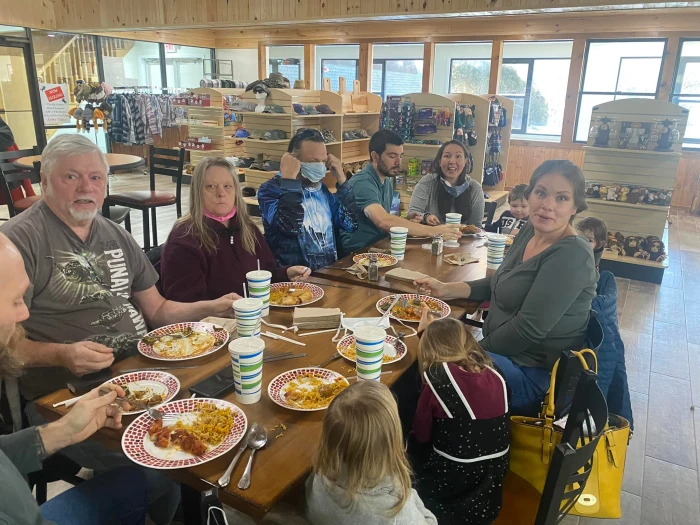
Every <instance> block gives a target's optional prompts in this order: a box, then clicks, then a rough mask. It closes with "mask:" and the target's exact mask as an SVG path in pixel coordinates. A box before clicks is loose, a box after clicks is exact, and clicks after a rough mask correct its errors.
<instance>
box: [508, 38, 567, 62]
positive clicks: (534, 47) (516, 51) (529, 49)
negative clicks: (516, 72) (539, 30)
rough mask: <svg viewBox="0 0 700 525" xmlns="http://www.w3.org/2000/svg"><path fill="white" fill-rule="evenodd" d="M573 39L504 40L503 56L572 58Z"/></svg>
mask: <svg viewBox="0 0 700 525" xmlns="http://www.w3.org/2000/svg"><path fill="white" fill-rule="evenodd" d="M573 46H574V41H573V40H553V41H550V42H504V44H503V58H571V50H572V48H573Z"/></svg>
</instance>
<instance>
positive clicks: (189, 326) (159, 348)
mask: <svg viewBox="0 0 700 525" xmlns="http://www.w3.org/2000/svg"><path fill="white" fill-rule="evenodd" d="M228 338H229V333H228V331H226V329H224V328H222V327H221V326H219V325H215V324H212V323H201V322H200V323H194V322H187V323H177V324H170V325H167V326H163V327H161V328H158V329H156V330H153V331H151V332H149V333H147V334H146V335H144V336H143V337H142V338H141V340H140V341H139V343H138V350H139V352H140V353H141V354H142V355H145V356H146V357H150V358H151V359H157V360H159V361H183V360H185V359H194V358H196V357H204V356H205V355H209V354H211V353H213V352H216V351H217V350H218V349H219V348H221V347H222V346H224V345H225V344H226V341H228Z"/></svg>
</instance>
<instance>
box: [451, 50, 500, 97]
mask: <svg viewBox="0 0 700 525" xmlns="http://www.w3.org/2000/svg"><path fill="white" fill-rule="evenodd" d="M492 45H493V43H492ZM455 60H479V61H482V62H489V64H490V65H489V74H490V72H491V67H492V66H493V62H492V61H491V59H490V58H474V57H466V58H450V70H449V71H448V77H447V93H448V94H450V95H452V94H454V93H458V92H453V91H452V67H453V66H454V61H455ZM459 93H461V92H459ZM468 94H469V95H483V93H468Z"/></svg>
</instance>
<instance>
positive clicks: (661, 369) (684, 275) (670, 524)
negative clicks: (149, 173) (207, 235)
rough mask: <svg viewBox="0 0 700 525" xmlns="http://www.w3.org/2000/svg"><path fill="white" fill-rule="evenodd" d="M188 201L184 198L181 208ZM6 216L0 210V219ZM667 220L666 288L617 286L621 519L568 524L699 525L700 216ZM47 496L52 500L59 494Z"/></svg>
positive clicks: (166, 219)
mask: <svg viewBox="0 0 700 525" xmlns="http://www.w3.org/2000/svg"><path fill="white" fill-rule="evenodd" d="M145 184H147V178H146V177H145V176H144V175H141V174H126V175H123V174H120V175H118V176H117V179H116V180H114V181H112V191H116V189H117V188H119V187H123V188H126V187H129V188H130V189H141V186H142V185H145ZM168 185H171V184H170V183H168V182H167V181H166V182H165V184H163V187H162V188H160V183H159V189H165V188H166V187H167V186H168ZM171 186H172V185H171ZM188 197H189V195H188V191H187V190H185V191H183V200H185V204H184V205H183V208H184V209H187V204H186V202H187V200H188ZM500 211H501V210H499V214H500ZM3 213H6V211H5V207H4V206H3V207H2V209H1V210H0V217H2V216H3ZM672 219H673V224H672V225H670V226H669V229H668V236H667V241H668V242H667V251H668V253H669V268H668V270H667V271H666V272H665V275H664V281H663V284H662V285H661V286H657V285H652V284H648V283H643V282H638V281H630V280H628V279H618V289H619V299H618V318H619V320H620V329H621V330H620V331H621V334H622V338H623V340H624V342H625V347H626V359H627V372H628V375H629V386H630V390H631V392H630V393H631V397H632V406H633V411H634V417H635V433H634V437H633V438H632V441H631V443H630V446H629V449H628V452H627V464H626V470H625V477H624V484H623V490H624V492H623V494H622V505H623V513H624V515H623V517H622V518H621V519H619V520H591V519H579V518H577V517H571V516H570V517H567V519H566V520H565V521H564V523H565V524H566V525H593V524H596V523H599V524H601V525H602V524H603V523H606V524H607V523H618V524H624V525H700V491H699V489H698V486H699V482H700V481H699V478H698V456H699V455H700V217H691V216H688V215H683V214H680V215H679V214H677V213H674V214H673V215H672ZM174 220H175V213H174V208H173V209H172V210H170V209H164V210H162V211H161V212H159V214H158V230H159V240H160V242H163V241H164V240H165V239H166V237H167V233H168V232H169V231H170V228H171V227H172V224H173V222H174ZM132 231H133V234H134V237H136V240H137V241H138V242H139V243H140V244H141V242H142V228H141V217H140V214H137V212H133V213H132ZM693 403H695V404H697V405H698V407H699V409H698V410H695V411H694V410H693V409H692V405H693ZM51 489H52V490H51V493H53V494H55V493H58V492H60V491H61V490H62V489H64V487H62V486H54V487H51Z"/></svg>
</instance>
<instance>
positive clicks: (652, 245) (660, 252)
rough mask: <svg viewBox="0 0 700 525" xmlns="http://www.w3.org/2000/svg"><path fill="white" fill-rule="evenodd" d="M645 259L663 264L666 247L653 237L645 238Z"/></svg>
mask: <svg viewBox="0 0 700 525" xmlns="http://www.w3.org/2000/svg"><path fill="white" fill-rule="evenodd" d="M646 250H647V252H648V254H649V257H647V258H648V259H649V260H651V261H657V262H663V261H665V260H666V257H667V256H666V245H665V244H664V242H663V241H662V240H661V239H659V238H658V237H657V236H655V235H650V236H649V237H647V238H646Z"/></svg>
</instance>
